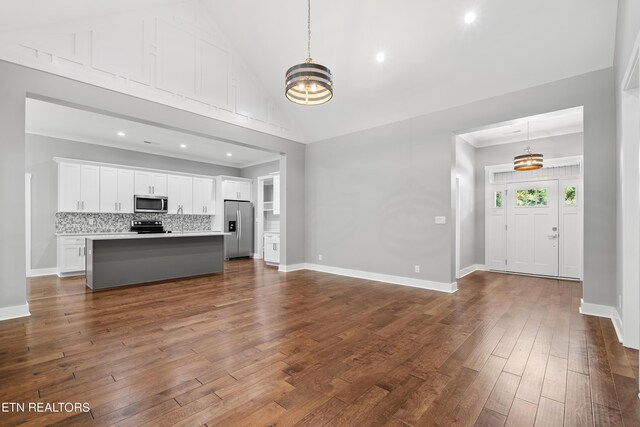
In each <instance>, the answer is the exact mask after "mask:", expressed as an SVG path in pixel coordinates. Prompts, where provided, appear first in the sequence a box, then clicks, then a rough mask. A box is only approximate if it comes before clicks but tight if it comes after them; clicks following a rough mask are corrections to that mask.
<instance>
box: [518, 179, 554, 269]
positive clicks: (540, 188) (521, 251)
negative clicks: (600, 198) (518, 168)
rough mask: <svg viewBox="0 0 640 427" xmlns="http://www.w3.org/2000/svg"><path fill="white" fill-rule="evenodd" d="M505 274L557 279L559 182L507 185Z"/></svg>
mask: <svg viewBox="0 0 640 427" xmlns="http://www.w3.org/2000/svg"><path fill="white" fill-rule="evenodd" d="M506 225H507V268H506V269H507V271H512V272H516V273H525V274H536V275H538V274H539V275H543V276H558V181H534V182H520V183H515V184H508V185H507V224H506Z"/></svg>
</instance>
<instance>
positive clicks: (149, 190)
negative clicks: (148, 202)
mask: <svg viewBox="0 0 640 427" xmlns="http://www.w3.org/2000/svg"><path fill="white" fill-rule="evenodd" d="M149 194H151V186H149Z"/></svg>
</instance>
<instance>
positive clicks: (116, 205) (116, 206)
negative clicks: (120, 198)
mask: <svg viewBox="0 0 640 427" xmlns="http://www.w3.org/2000/svg"><path fill="white" fill-rule="evenodd" d="M113 204H114V205H115V207H114V209H115V210H116V211H117V210H118V202H114V203H113Z"/></svg>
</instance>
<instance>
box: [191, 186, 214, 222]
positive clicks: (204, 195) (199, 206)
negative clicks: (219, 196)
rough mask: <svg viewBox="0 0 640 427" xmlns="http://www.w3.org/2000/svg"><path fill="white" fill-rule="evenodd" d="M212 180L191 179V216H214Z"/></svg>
mask: <svg viewBox="0 0 640 427" xmlns="http://www.w3.org/2000/svg"><path fill="white" fill-rule="evenodd" d="M213 188H214V186H213V179H211V178H193V214H194V215H213V214H214V207H215V205H214V200H215V195H214V190H213Z"/></svg>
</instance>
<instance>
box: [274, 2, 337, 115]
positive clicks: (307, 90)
mask: <svg viewBox="0 0 640 427" xmlns="http://www.w3.org/2000/svg"><path fill="white" fill-rule="evenodd" d="M285 95H286V96H287V99H289V101H292V102H295V103H296V104H301V105H319V104H324V103H325V102H328V101H329V100H330V99H331V98H333V80H332V75H331V70H329V69H328V68H327V67H325V66H323V65H320V64H315V63H314V62H313V59H311V0H307V59H306V60H305V61H304V62H303V63H302V64H297V65H294V66H293V67H291V68H289V69H288V70H287V73H286V77H285Z"/></svg>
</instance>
